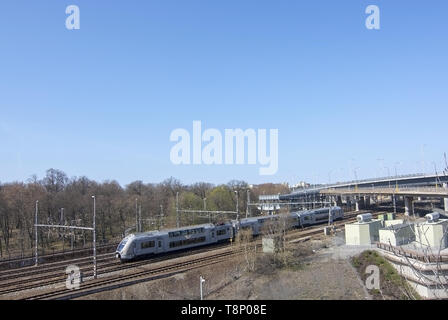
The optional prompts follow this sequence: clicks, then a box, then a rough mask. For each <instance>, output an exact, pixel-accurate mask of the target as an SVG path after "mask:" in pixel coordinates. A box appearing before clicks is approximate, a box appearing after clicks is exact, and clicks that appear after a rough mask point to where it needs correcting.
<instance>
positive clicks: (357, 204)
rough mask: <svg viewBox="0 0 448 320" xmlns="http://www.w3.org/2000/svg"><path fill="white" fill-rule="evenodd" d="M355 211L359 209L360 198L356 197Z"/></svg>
mask: <svg viewBox="0 0 448 320" xmlns="http://www.w3.org/2000/svg"><path fill="white" fill-rule="evenodd" d="M354 200H355V211H359V199H358V198H355V199H354Z"/></svg>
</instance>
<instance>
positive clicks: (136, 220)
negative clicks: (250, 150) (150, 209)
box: [135, 198, 139, 232]
mask: <svg viewBox="0 0 448 320" xmlns="http://www.w3.org/2000/svg"><path fill="white" fill-rule="evenodd" d="M137 201H138V199H137V198H135V232H139V231H138V204H137Z"/></svg>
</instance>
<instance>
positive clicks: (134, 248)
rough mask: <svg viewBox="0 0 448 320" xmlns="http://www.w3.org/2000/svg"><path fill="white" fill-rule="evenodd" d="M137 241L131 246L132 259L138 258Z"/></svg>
mask: <svg viewBox="0 0 448 320" xmlns="http://www.w3.org/2000/svg"><path fill="white" fill-rule="evenodd" d="M136 242H137V241H132V244H131V253H132V258H134V257H136V256H137V246H136V245H135V243H136Z"/></svg>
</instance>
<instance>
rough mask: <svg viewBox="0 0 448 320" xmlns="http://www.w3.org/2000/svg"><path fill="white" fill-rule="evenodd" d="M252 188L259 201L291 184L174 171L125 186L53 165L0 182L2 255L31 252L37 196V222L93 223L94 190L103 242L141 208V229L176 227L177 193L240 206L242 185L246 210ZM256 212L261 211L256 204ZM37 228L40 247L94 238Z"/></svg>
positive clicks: (198, 206)
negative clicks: (195, 177) (41, 173)
mask: <svg viewBox="0 0 448 320" xmlns="http://www.w3.org/2000/svg"><path fill="white" fill-rule="evenodd" d="M247 190H250V198H251V201H256V200H257V199H258V195H260V194H276V193H284V192H288V187H287V186H285V185H278V184H263V185H256V186H249V184H248V183H247V182H245V181H238V180H232V181H230V182H229V183H227V184H222V185H213V184H211V183H206V182H197V183H194V184H190V185H184V184H182V183H181V182H180V181H179V180H177V179H175V178H173V177H171V178H169V179H166V180H164V181H162V182H160V183H143V182H142V181H134V182H132V183H130V184H128V185H126V186H125V187H122V186H121V185H120V184H119V183H118V182H117V181H115V180H106V181H103V182H97V181H94V180H91V179H89V178H87V177H85V176H83V177H72V178H69V177H68V176H67V174H66V173H65V172H63V171H61V170H57V169H49V170H47V171H46V175H45V177H44V178H42V179H38V178H37V176H35V175H33V176H32V177H31V178H30V179H28V180H27V181H26V182H12V183H0V257H3V256H5V255H12V256H15V255H20V254H22V255H24V254H26V253H30V252H31V250H32V248H33V247H34V219H35V206H36V200H38V201H39V202H38V208H39V210H38V223H42V224H63V225H77V226H87V227H91V226H92V224H93V200H92V195H95V198H96V233H97V241H98V242H99V243H102V242H108V241H115V240H118V239H120V238H121V237H122V236H123V235H124V234H125V232H126V231H127V230H132V227H135V226H136V215H137V213H140V217H141V225H142V231H148V230H154V229H157V228H168V227H175V226H176V221H177V215H176V195H177V194H179V207H180V208H182V209H191V210H203V209H204V202H205V206H206V209H207V210H213V211H216V210H222V211H235V209H236V194H235V191H237V192H238V200H239V201H238V206H239V211H240V212H241V213H245V212H246V204H247ZM204 199H205V200H204ZM251 213H252V215H255V214H259V212H258V210H257V209H256V208H254V207H251ZM180 218H181V221H180V222H181V225H187V224H192V223H203V222H207V221H204V217H202V218H201V217H196V219H195V217H194V216H192V215H191V214H182V215H181V216H180ZM221 218H222V217H221ZM225 218H232V219H233V218H235V217H234V216H233V217H225ZM201 219H202V220H201ZM38 231H39V232H38V241H39V247H40V249H45V248H46V249H51V248H53V249H54V248H57V249H58V250H59V249H64V248H69V247H70V246H72V247H73V246H74V247H81V246H86V245H89V244H90V243H91V241H92V234H91V232H89V231H79V230H78V231H70V230H66V229H50V228H48V229H47V228H39V230H38ZM133 231H135V229H134V230H133Z"/></svg>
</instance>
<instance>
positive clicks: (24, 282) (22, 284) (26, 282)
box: [0, 243, 228, 296]
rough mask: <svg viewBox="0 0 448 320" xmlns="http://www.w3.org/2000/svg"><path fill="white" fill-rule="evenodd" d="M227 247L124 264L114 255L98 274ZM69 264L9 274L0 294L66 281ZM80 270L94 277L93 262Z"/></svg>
mask: <svg viewBox="0 0 448 320" xmlns="http://www.w3.org/2000/svg"><path fill="white" fill-rule="evenodd" d="M226 247H228V244H227V243H221V244H219V245H215V246H208V247H205V248H199V249H195V250H185V251H182V252H175V253H171V254H165V255H160V256H155V257H153V258H150V259H146V260H140V261H135V262H128V263H124V264H123V263H121V262H119V261H117V260H116V259H115V258H114V257H113V256H112V257H111V259H108V261H109V260H110V261H111V262H110V263H106V264H99V265H98V267H99V268H98V270H97V274H98V276H99V275H103V274H107V273H112V272H117V271H123V270H126V269H132V268H136V267H142V266H146V265H149V264H153V263H156V262H161V261H164V260H171V259H175V258H181V257H185V256H189V255H191V254H192V253H195V254H199V253H208V252H210V251H215V250H217V249H220V248H226ZM69 264H72V263H68V264H67V263H66V264H64V265H62V266H59V267H56V268H54V269H51V270H49V271H48V272H41V271H37V274H39V276H37V277H36V276H34V275H35V274H36V273H35V272H31V273H27V274H24V275H22V276H21V277H20V278H14V276H7V277H9V278H10V279H14V280H13V281H9V282H8V281H7V282H6V283H4V282H2V281H0V287H1V289H0V296H2V295H7V294H13V293H17V292H20V291H25V290H30V289H35V288H39V287H45V286H49V285H55V284H58V283H65V279H66V277H67V276H66V275H65V268H66V267H67V266H68V265H69ZM77 266H78V267H80V265H78V264H77ZM80 271H81V272H82V274H83V278H89V277H93V271H92V265H91V264H86V265H84V267H82V268H80Z"/></svg>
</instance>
